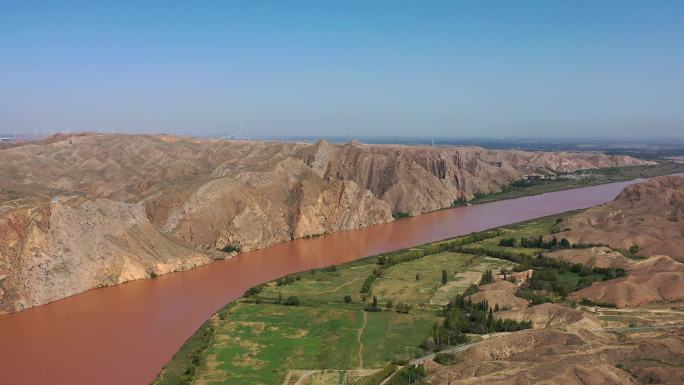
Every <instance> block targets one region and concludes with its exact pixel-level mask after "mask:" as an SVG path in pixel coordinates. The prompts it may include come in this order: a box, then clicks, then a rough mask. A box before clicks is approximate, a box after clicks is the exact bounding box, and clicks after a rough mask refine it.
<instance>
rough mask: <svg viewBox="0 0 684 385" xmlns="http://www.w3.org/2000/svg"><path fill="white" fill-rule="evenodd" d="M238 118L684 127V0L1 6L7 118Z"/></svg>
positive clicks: (465, 130) (139, 124)
mask: <svg viewBox="0 0 684 385" xmlns="http://www.w3.org/2000/svg"><path fill="white" fill-rule="evenodd" d="M107 3H108V4H107ZM240 125H242V126H244V131H245V133H246V134H248V135H288V134H310V135H335V134H337V135H357V136H361V135H396V136H402V135H404V136H418V135H434V136H616V137H625V136H633V137H668V136H669V137H682V136H684V1H534V2H528V1H472V2H461V1H448V2H432V1H410V2H409V1H406V2H405V1H358V2H357V1H311V2H290V1H274V2H267V1H178V2H174V1H159V2H152V1H135V2H124V1H110V2H106V1H83V2H60V1H45V2H42V3H41V2H32V1H12V2H9V1H8V2H3V3H2V4H0V132H13V131H14V130H17V131H18V132H19V133H32V132H33V131H34V130H38V131H40V130H43V129H50V130H67V129H69V130H72V131H74V130H94V129H100V130H102V129H112V130H115V131H132V130H137V131H138V132H140V131H143V130H145V131H151V132H173V133H183V134H221V133H226V132H232V131H234V130H235V128H237V127H239V126H240Z"/></svg>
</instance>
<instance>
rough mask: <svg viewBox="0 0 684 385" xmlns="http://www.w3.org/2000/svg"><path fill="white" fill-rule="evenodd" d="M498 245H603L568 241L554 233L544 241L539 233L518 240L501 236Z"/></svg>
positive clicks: (549, 247)
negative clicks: (536, 235) (533, 236)
mask: <svg viewBox="0 0 684 385" xmlns="http://www.w3.org/2000/svg"><path fill="white" fill-rule="evenodd" d="M499 246H504V247H524V248H534V249H548V250H558V249H586V248H589V247H598V246H605V244H603V243H570V241H569V240H568V239H567V238H561V239H560V240H559V239H558V238H556V236H555V235H554V236H553V237H551V239H550V240H548V241H545V240H544V237H542V236H541V235H540V236H538V237H536V238H525V237H521V238H520V242H518V240H517V239H515V238H502V239H500V240H499Z"/></svg>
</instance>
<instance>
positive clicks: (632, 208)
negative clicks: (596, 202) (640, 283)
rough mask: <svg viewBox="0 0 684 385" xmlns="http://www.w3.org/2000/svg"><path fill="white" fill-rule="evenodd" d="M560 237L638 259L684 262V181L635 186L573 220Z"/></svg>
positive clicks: (670, 179) (666, 179) (663, 180)
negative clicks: (603, 246)
mask: <svg viewBox="0 0 684 385" xmlns="http://www.w3.org/2000/svg"><path fill="white" fill-rule="evenodd" d="M565 227H567V228H569V230H568V231H564V232H561V233H560V234H558V236H559V237H567V238H568V239H570V240H571V241H573V242H577V243H603V244H608V245H609V246H611V247H613V248H619V249H624V250H629V249H630V248H631V247H633V246H635V247H634V248H633V249H632V250H633V251H635V252H636V254H638V255H642V256H650V255H655V254H661V255H668V256H670V257H672V258H674V259H677V260H680V261H684V177H681V176H664V177H658V178H653V179H650V180H648V181H646V182H643V183H637V184H633V185H631V186H628V187H627V188H625V190H624V191H623V192H622V193H621V194H620V195H619V196H618V197H617V198H616V199H615V200H614V201H613V202H611V203H610V204H608V205H604V206H597V207H594V208H591V209H589V210H587V211H585V212H583V213H581V214H579V215H576V216H574V217H573V218H571V219H570V220H569V221H568V223H567V226H565Z"/></svg>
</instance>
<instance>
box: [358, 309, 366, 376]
mask: <svg viewBox="0 0 684 385" xmlns="http://www.w3.org/2000/svg"><path fill="white" fill-rule="evenodd" d="M361 314H363V325H361V327H360V328H359V329H358V330H357V331H356V340H357V341H359V350H358V351H357V352H356V356H357V357H358V360H359V364H358V368H359V369H363V342H361V335H363V329H365V328H366V324H367V323H368V313H366V312H365V311H363V310H361Z"/></svg>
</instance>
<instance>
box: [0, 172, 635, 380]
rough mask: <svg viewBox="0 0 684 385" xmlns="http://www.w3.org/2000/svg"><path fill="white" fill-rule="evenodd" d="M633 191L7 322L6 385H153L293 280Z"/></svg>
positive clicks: (538, 205) (169, 283)
mask: <svg viewBox="0 0 684 385" xmlns="http://www.w3.org/2000/svg"><path fill="white" fill-rule="evenodd" d="M630 183H632V182H620V183H611V184H606V185H600V186H592V187H586V188H580V189H573V190H565V191H559V192H553V193H547V194H543V195H536V196H530V197H525V198H518V199H511V200H505V201H499V202H493V203H486V204H481V205H475V206H468V207H460V208H455V209H449V210H443V211H438V212H434V213H430V214H424V215H420V216H417V217H413V218H407V219H402V220H400V221H396V222H393V223H389V224H385V225H376V226H371V227H367V228H364V229H359V230H353V231H346V232H340V233H335V234H330V235H325V236H322V237H318V238H313V239H302V240H296V241H292V242H287V243H282V244H278V245H275V246H272V247H269V248H266V249H262V250H257V251H252V252H247V253H242V254H240V255H238V256H236V257H235V258H233V259H230V260H226V261H217V262H214V263H212V264H210V265H207V266H203V267H200V268H197V269H194V270H191V271H186V272H182V273H174V274H169V275H166V276H162V277H159V278H156V279H150V280H141V281H135V282H129V283H125V284H122V285H118V286H113V287H108V288H102V289H95V290H91V291H88V292H86V293H83V294H79V295H75V296H73V297H69V298H65V299H62V300H59V301H56V302H52V303H50V304H47V305H43V306H39V307H36V308H33V309H29V310H25V311H22V312H19V313H15V314H8V315H3V316H0V384H3V385H14V384H22V385H24V384H51V385H61V384H63V385H78V384H98V385H109V384H111V385H123V384H125V385H128V384H132V385H137V384H148V383H149V382H150V381H152V380H153V379H154V377H155V375H156V374H157V373H158V372H159V370H160V369H161V367H162V366H163V365H164V364H165V363H166V362H167V361H168V360H169V359H170V358H171V357H172V356H173V354H174V353H175V352H176V351H177V350H178V349H179V347H180V346H181V345H182V344H183V342H184V341H185V340H186V339H187V338H188V337H189V336H190V335H192V333H193V332H194V331H195V330H196V329H197V328H198V327H199V326H200V325H201V324H202V323H203V322H204V321H205V320H206V319H207V318H209V316H210V315H211V314H212V313H214V312H215V311H216V310H218V309H219V308H220V307H222V306H223V305H225V304H226V303H228V302H230V301H232V300H234V299H236V298H238V297H239V296H241V295H242V293H243V292H244V291H245V290H246V289H247V288H249V287H251V286H255V285H256V284H259V283H262V282H266V281H269V280H272V279H274V278H277V277H280V276H283V275H286V274H289V273H294V272H298V271H302V270H308V269H311V268H317V267H323V266H327V265H332V264H338V263H342V262H347V261H351V260H354V259H357V258H360V257H364V256H368V255H373V254H377V253H380V252H384V251H389V250H395V249H399V248H404V247H409V246H414V245H417V244H421V243H426V242H432V241H436V240H440V239H444V238H448V237H452V236H457V235H462V234H467V233H470V232H473V231H480V230H484V229H487V228H491V227H496V226H501V225H506V224H511V223H515V222H520V221H524V220H528V219H532V218H537V217H541V216H545V215H550V214H555V213H560V212H564V211H568V210H573V209H580V208H585V207H589V206H594V205H597V204H602V203H604V202H607V201H610V200H612V199H613V198H614V197H615V196H616V195H617V194H618V193H619V192H620V191H621V190H622V189H623V188H624V187H625V186H626V185H628V184H630Z"/></svg>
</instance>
